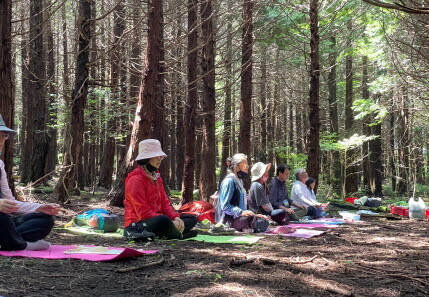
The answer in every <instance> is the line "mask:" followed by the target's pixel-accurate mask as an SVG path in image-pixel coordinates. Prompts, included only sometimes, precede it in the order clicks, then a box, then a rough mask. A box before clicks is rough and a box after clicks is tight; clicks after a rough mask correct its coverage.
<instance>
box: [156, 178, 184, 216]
mask: <svg viewBox="0 0 429 297" xmlns="http://www.w3.org/2000/svg"><path fill="white" fill-rule="evenodd" d="M157 186H158V189H159V192H160V193H161V207H162V213H163V214H165V215H166V216H168V217H169V218H170V219H172V220H174V219H175V218H177V217H180V215H179V214H178V213H177V212H176V211H175V210H174V208H173V207H172V206H171V202H170V199H168V196H167V194H166V193H165V190H164V183H163V181H162V178H158V181H157Z"/></svg>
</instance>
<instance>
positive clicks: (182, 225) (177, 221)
mask: <svg viewBox="0 0 429 297" xmlns="http://www.w3.org/2000/svg"><path fill="white" fill-rule="evenodd" d="M173 223H174V226H176V228H177V230H179V232H180V233H183V231H184V230H185V222H183V220H182V219H181V218H179V217H177V218H175V219H174V221H173Z"/></svg>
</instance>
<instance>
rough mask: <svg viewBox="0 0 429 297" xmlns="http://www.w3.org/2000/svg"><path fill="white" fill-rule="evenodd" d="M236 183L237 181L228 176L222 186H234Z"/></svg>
mask: <svg viewBox="0 0 429 297" xmlns="http://www.w3.org/2000/svg"><path fill="white" fill-rule="evenodd" d="M234 184H235V181H234V179H233V178H231V177H229V176H226V177H225V178H224V179H223V181H222V184H221V186H233V185H234Z"/></svg>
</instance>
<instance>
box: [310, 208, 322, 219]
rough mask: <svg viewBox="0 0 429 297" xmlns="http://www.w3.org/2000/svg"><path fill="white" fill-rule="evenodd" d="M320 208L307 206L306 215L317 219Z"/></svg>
mask: <svg viewBox="0 0 429 297" xmlns="http://www.w3.org/2000/svg"><path fill="white" fill-rule="evenodd" d="M322 212H323V209H322V208H317V207H314V206H309V207H308V208H307V216H309V217H311V218H312V219H318V218H321V217H322Z"/></svg>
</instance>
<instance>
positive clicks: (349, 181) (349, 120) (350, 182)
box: [344, 20, 359, 194]
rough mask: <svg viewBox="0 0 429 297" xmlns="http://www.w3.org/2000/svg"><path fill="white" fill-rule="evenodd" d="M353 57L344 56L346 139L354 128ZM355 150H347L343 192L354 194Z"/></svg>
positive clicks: (350, 29)
mask: <svg viewBox="0 0 429 297" xmlns="http://www.w3.org/2000/svg"><path fill="white" fill-rule="evenodd" d="M347 30H348V32H352V30H353V27H352V20H348V21H347ZM346 47H347V50H348V51H351V50H352V37H351V36H349V37H348V38H347V45H346ZM352 106H353V55H352V53H351V52H348V53H347V54H346V111H345V126H344V128H345V132H346V135H347V137H351V136H352V135H353V128H354V117H353V110H352ZM355 155H356V152H355V150H349V151H348V152H347V156H348V158H347V164H344V166H346V168H345V177H344V180H345V181H344V183H345V192H346V194H347V193H355V192H357V191H358V177H359V175H358V168H357V166H356V165H354V164H352V163H353V162H354V161H355Z"/></svg>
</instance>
